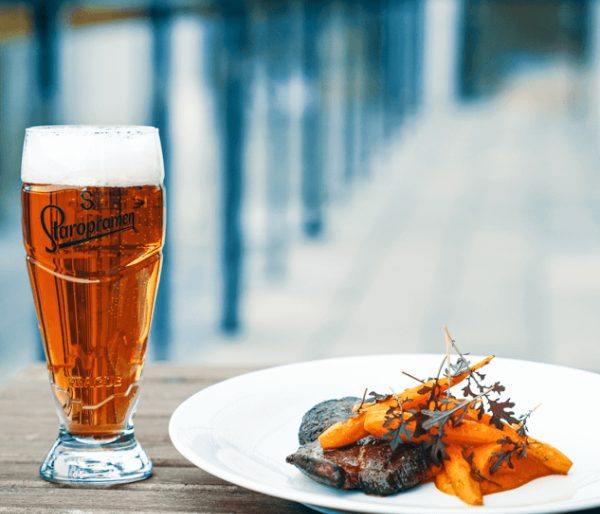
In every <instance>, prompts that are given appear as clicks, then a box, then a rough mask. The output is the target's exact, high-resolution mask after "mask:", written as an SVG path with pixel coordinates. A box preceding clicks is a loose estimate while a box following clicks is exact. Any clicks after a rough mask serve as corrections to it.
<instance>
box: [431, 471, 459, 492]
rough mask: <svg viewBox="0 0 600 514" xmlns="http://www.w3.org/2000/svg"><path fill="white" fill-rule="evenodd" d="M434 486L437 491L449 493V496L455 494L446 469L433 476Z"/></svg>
mask: <svg viewBox="0 0 600 514" xmlns="http://www.w3.org/2000/svg"><path fill="white" fill-rule="evenodd" d="M435 486H436V487H437V489H438V490H439V491H442V492H443V493H446V494H449V495H450V496H456V493H455V492H454V487H452V482H450V477H449V476H448V473H446V471H442V472H441V473H438V474H437V475H436V477H435Z"/></svg>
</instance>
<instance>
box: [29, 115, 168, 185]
mask: <svg viewBox="0 0 600 514" xmlns="http://www.w3.org/2000/svg"><path fill="white" fill-rule="evenodd" d="M21 179H22V181H23V182H25V183H30V184H53V185H61V186H75V187H85V186H88V187H92V186H98V187H130V186H146V185H161V184H162V182H163V179H164V166H163V157H162V150H161V146H160V139H159V136H158V130H157V129H156V128H153V127H137V126H123V127H95V126H47V127H32V128H28V129H27V131H26V133H25V144H24V146H23V161H22V165H21Z"/></svg>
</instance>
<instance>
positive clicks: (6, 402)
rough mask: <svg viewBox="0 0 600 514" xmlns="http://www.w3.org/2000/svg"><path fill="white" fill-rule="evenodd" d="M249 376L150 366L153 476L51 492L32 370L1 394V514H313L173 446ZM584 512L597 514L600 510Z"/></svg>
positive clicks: (44, 400)
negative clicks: (229, 381)
mask: <svg viewBox="0 0 600 514" xmlns="http://www.w3.org/2000/svg"><path fill="white" fill-rule="evenodd" d="M248 371H252V369H250V368H246V369H244V368H217V367H210V368H209V367H201V366H180V365H157V364H151V365H148V366H147V367H146V370H145V371H144V383H143V386H142V395H141V398H140V402H139V405H138V409H137V414H136V417H135V432H136V436H137V438H138V440H139V441H140V442H141V444H142V445H143V447H144V448H145V449H146V451H147V452H148V455H149V456H150V458H151V459H152V462H153V463H154V472H153V474H152V476H151V477H150V478H149V479H147V480H144V481H142V482H135V483H133V484H125V485H116V486H93V487H85V486H66V485H57V484H51V483H49V482H46V481H45V480H42V479H41V478H40V477H39V474H38V469H39V466H40V464H41V462H42V460H43V459H44V457H45V456H46V453H47V452H48V450H49V449H50V446H51V445H52V443H53V442H54V440H55V439H56V436H57V434H58V417H57V416H56V413H55V411H54V400H53V398H52V393H51V391H50V385H49V383H48V377H47V374H46V368H45V366H44V365H43V364H38V365H34V366H31V367H30V368H28V369H27V370H25V371H24V372H23V373H21V374H20V375H19V376H18V377H17V378H15V379H14V380H12V381H9V382H7V383H6V384H5V385H4V386H3V387H2V388H1V389H0V421H1V424H0V427H1V428H0V514H4V513H19V514H21V513H32V514H37V513H40V514H41V513H44V514H48V513H57V514H58V513H60V514H111V513H118V512H148V513H163V514H167V513H171V512H173V513H174V512H197V513H214V514H217V513H235V514H246V513H248V514H249V513H255V514H259V513H266V514H270V513H273V514H275V513H284V514H285V513H289V514H315V511H313V510H312V509H309V508H308V507H305V506H303V505H300V504H298V503H293V502H289V501H286V500H281V499H279V498H273V497H270V496H265V495H263V494H260V493H256V492H254V491H249V490H247V489H244V488H242V487H238V486H237V485H233V484H230V483H228V482H225V481H223V480H221V479H219V478H216V477H214V476H212V475H210V474H209V473H206V472H205V471H203V470H201V469H199V468H197V467H196V466H194V465H193V464H191V463H190V462H189V461H187V460H186V459H185V458H184V457H182V456H181V455H180V454H179V452H178V451H177V450H176V449H175V447H174V446H173V445H172V444H171V439H170V438H169V433H168V425H169V419H170V417H171V414H172V413H173V411H174V410H175V409H176V408H177V406H178V405H179V404H180V403H181V402H183V400H185V399H186V398H188V397H189V396H191V395H192V394H194V393H196V392H197V391H199V390H200V389H203V388H205V387H207V386H209V385H212V384H214V383H216V382H219V381H221V380H224V379H226V378H231V377H234V376H236V375H240V374H242V373H245V372H248ZM474 512H476V509H474ZM579 512H581V513H582V514H600V508H599V509H591V510H587V511H579Z"/></svg>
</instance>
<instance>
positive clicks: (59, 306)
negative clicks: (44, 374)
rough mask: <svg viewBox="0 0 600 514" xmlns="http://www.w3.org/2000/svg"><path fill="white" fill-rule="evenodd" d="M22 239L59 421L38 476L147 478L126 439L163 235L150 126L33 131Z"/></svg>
mask: <svg viewBox="0 0 600 514" xmlns="http://www.w3.org/2000/svg"><path fill="white" fill-rule="evenodd" d="M21 177H22V180H23V190H22V196H21V201H22V214H23V237H24V240H25V248H26V250H27V267H28V270H29V278H30V281H31V288H32V290H33V298H34V301H35V306H36V309H37V315H38V320H39V325H40V330H41V333H42V338H43V342H44V348H45V351H46V359H47V363H48V374H49V377H50V384H51V386H52V392H53V393H54V399H55V402H56V410H57V412H58V416H59V418H60V429H59V436H58V439H57V441H56V442H55V443H54V446H52V448H51V449H50V452H49V453H48V455H47V457H46V459H45V460H44V462H43V463H42V465H41V467H40V475H41V476H42V477H43V478H45V479H46V480H50V481H52V482H61V483H69V484H74V483H75V484H94V483H95V484H107V483H108V484H117V483H124V482H132V481H135V480H141V479H144V478H146V477H148V476H149V475H150V474H151V473H152V462H150V459H149V458H148V456H147V455H146V452H145V451H144V449H143V448H142V447H141V446H140V444H139V443H138V442H137V441H136V440H135V437H134V434H133V422H132V417H133V414H134V411H135V407H136V404H137V401H138V396H139V395H138V393H139V389H140V384H141V379H142V369H143V366H144V358H145V353H146V342H147V340H148V332H149V330H150V321H151V318H152V311H153V308H154V298H155V293H156V289H157V286H158V280H159V276H160V268H161V260H162V248H163V242H164V236H165V205H164V194H165V193H164V188H163V185H162V184H163V178H164V167H163V159H162V151H161V146H160V140H159V137H158V131H157V130H156V129H155V128H152V127H87V126H72V127H71V126H53V127H33V128H29V129H27V131H26V135H25V145H24V148H23V163H22V169H21Z"/></svg>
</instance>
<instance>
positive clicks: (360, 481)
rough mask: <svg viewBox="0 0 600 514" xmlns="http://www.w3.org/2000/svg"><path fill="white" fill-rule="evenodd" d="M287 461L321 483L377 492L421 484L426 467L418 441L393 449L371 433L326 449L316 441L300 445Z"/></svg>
mask: <svg viewBox="0 0 600 514" xmlns="http://www.w3.org/2000/svg"><path fill="white" fill-rule="evenodd" d="M286 461H287V462H288V463H290V464H293V465H294V466H296V467H297V468H298V469H300V471H302V472H303V473H305V474H306V475H308V476H309V477H310V478H312V479H313V480H316V481H317V482H320V483H321V484H324V485H327V486H330V487H335V488H336V489H344V490H359V491H363V492H364V493H367V494H374V495H379V496H387V495H390V494H395V493H399V492H401V491H406V490H407V489H410V488H411V487H414V486H416V485H418V484H420V483H421V482H422V481H423V479H424V478H425V476H426V475H427V470H428V468H429V462H428V458H427V455H426V453H425V451H424V450H423V448H422V447H421V446H420V445H417V444H401V445H399V446H398V447H397V448H396V449H395V450H392V448H391V446H390V445H389V443H388V442H387V441H382V440H381V439H376V438H372V437H366V438H365V439H362V440H361V441H359V442H358V443H355V444H352V445H349V446H346V447H344V448H338V449H335V450H327V451H323V449H322V448H321V445H320V444H319V442H318V441H315V442H313V443H310V444H307V445H304V446H301V447H300V448H299V449H298V451H297V452H296V453H294V454H292V455H290V456H288V457H287V458H286Z"/></svg>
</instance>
